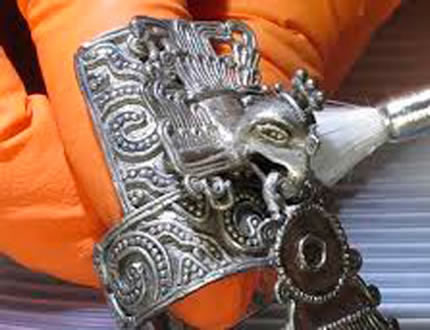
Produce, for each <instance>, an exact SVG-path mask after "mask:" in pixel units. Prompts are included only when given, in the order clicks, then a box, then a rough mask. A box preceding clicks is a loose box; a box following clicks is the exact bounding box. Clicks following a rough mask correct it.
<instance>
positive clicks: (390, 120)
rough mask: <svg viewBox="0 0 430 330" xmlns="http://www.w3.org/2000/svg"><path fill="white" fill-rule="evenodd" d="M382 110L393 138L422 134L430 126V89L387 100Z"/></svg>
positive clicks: (405, 137)
mask: <svg viewBox="0 0 430 330" xmlns="http://www.w3.org/2000/svg"><path fill="white" fill-rule="evenodd" d="M380 111H381V113H382V115H383V116H384V117H385V119H386V120H387V127H388V128H389V132H390V137H391V138H392V139H393V140H395V141H398V140H402V139H408V138H414V137H416V136H418V135H421V133H423V131H424V130H425V129H426V128H429V127H430V89H426V90H423V91H421V92H418V93H413V94H410V95H407V96H404V97H400V98H397V99H395V100H393V101H390V102H387V103H386V104H384V105H382V106H381V107H380Z"/></svg>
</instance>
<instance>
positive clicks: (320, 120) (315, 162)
mask: <svg viewBox="0 0 430 330" xmlns="http://www.w3.org/2000/svg"><path fill="white" fill-rule="evenodd" d="M315 117H316V121H317V134H318V137H319V138H320V147H319V149H318V151H317V152H316V154H315V155H314V157H313V159H312V164H311V166H312V169H313V171H314V174H315V176H316V177H317V178H318V179H319V180H320V181H321V182H322V183H324V184H326V185H328V186H332V185H334V184H335V183H336V182H337V181H339V180H340V179H342V178H343V177H344V176H345V175H346V174H347V173H348V172H349V171H350V170H352V169H353V168H354V167H355V166H356V165H357V164H358V163H359V162H360V161H362V160H363V159H364V158H365V157H367V156H368V155H369V154H371V153H372V152H373V151H374V150H375V149H376V148H378V147H379V146H381V145H382V144H384V143H385V142H387V140H388V132H387V128H386V126H385V122H384V120H383V117H382V116H381V114H380V113H379V111H378V110H377V109H376V108H372V107H359V106H355V105H347V104H345V105H330V104H329V105H327V106H326V107H325V108H324V111H322V112H317V113H315Z"/></svg>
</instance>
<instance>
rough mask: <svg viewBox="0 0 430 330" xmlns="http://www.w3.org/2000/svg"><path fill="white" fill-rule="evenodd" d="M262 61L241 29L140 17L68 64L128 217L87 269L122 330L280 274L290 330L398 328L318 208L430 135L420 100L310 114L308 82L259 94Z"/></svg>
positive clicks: (335, 226)
mask: <svg viewBox="0 0 430 330" xmlns="http://www.w3.org/2000/svg"><path fill="white" fill-rule="evenodd" d="M258 58H259V56H258V52H257V48H256V41H255V37H254V35H253V33H252V31H251V30H250V29H249V28H248V27H247V26H245V25H244V24H242V23H239V22H232V21H228V22H188V21H183V20H159V19H153V18H147V17H140V18H136V19H134V20H133V21H132V22H131V24H130V25H129V26H128V27H125V28H122V29H119V30H116V31H113V32H110V33H108V34H105V35H104V36H101V37H100V38H98V39H96V40H95V41H93V42H91V43H89V44H87V45H84V46H83V47H82V48H81V49H80V50H79V52H78V54H77V56H76V70H77V73H78V78H79V81H80V84H81V88H82V90H83V93H84V96H85V98H86V100H87V102H88V107H89V109H90V113H91V116H92V119H93V121H94V127H95V129H96V131H97V133H98V136H99V138H100V142H101V145H102V147H103V149H104V153H105V156H106V161H107V163H108V165H109V167H110V170H111V174H112V180H113V182H114V185H115V187H116V189H117V192H118V195H119V198H120V201H121V204H122V208H123V211H124V219H123V221H122V223H121V224H120V225H118V226H117V227H115V228H113V229H112V230H111V231H110V232H109V233H108V234H107V235H106V237H105V239H104V240H103V242H101V243H100V244H99V245H97V248H96V250H95V255H94V262H95V266H96V269H97V271H98V273H99V275H100V278H101V281H102V283H103V284H104V286H105V290H106V296H107V299H108V301H109V303H110V305H111V306H112V310H113V313H114V315H115V317H116V319H117V320H118V325H119V327H120V328H124V329H134V328H137V327H138V326H139V325H141V324H143V323H144V322H146V321H148V320H149V319H150V318H151V317H153V316H154V315H156V314H157V313H160V312H162V311H163V310H164V309H165V307H166V306H168V305H169V304H171V303H173V302H175V301H177V300H178V299H180V298H182V297H184V296H186V295H188V294H190V293H191V292H194V291H195V290H198V289H199V288H201V287H203V286H205V285H207V284H208V283H211V282H213V281H216V280H219V279H221V278H224V277H226V276H228V275H231V274H235V273H238V272H242V271H246V270H248V269H252V268H255V267H276V269H277V270H278V274H279V279H278V284H277V286H276V290H275V291H276V293H277V296H278V299H279V300H280V301H282V302H285V303H287V304H288V306H289V311H290V313H291V317H290V319H289V321H288V323H287V325H286V329H312V328H315V329H347V328H348V327H349V328H351V329H394V328H395V322H394V321H388V320H386V319H384V318H383V317H382V316H381V314H380V313H379V312H378V311H377V310H376V306H377V305H378V304H379V299H378V297H377V293H376V290H375V288H373V287H371V286H370V287H369V286H367V285H365V284H364V282H363V280H361V279H360V277H359V276H358V275H357V272H358V270H359V268H360V262H359V260H360V255H359V253H358V252H357V251H355V250H351V249H350V248H349V246H348V243H347V240H346V236H345V233H344V232H343V230H342V227H341V224H340V222H339V220H338V219H337V218H336V217H335V216H333V215H330V214H328V213H327V211H326V210H325V206H324V194H323V191H324V190H323V189H322V187H321V184H320V183H323V184H325V185H327V186H330V185H333V184H334V183H335V182H337V181H338V180H339V179H340V178H341V177H342V176H344V174H346V173H347V172H348V171H349V170H350V169H351V168H352V167H353V166H354V165H355V164H356V163H357V162H359V161H360V160H361V159H363V158H364V157H365V156H367V155H368V154H369V153H370V152H371V151H373V150H374V149H375V148H376V147H378V146H379V145H381V144H382V143H384V142H386V141H387V140H388V139H390V138H393V137H397V136H401V135H402V134H403V132H404V131H405V130H407V131H408V132H411V129H412V128H413V127H416V128H421V127H424V126H425V127H427V126H428V121H429V118H430V116H429V113H428V111H424V110H423V106H422V105H423V103H422V102H421V103H420V104H421V106H418V107H415V108H414V109H412V110H410V108H405V106H404V104H403V105H401V106H397V107H396V106H395V105H394V104H388V105H386V106H384V107H382V108H381V109H382V110H380V109H376V108H368V109H363V108H355V109H352V110H349V112H347V113H345V112H344V111H343V110H344V109H343V106H339V105H336V104H333V103H328V104H327V106H326V108H327V109H326V110H324V111H323V112H318V111H320V110H322V109H323V102H324V97H323V94H322V93H321V92H320V91H319V90H318V88H317V87H316V85H315V82H314V81H313V80H312V79H310V78H309V77H308V76H307V74H306V72H304V71H299V72H298V73H297V74H296V76H295V78H294V79H293V86H292V88H291V90H289V91H286V90H284V89H283V88H282V87H281V86H275V87H274V88H268V87H267V86H264V85H262V84H261V81H260V74H259V70H258ZM414 104H415V105H416V104H417V103H416V102H414ZM340 110H342V111H340ZM412 111H413V112H414V113H415V114H416V113H419V114H420V115H419V116H417V115H411V112H412ZM425 121H427V122H425ZM423 123H424V124H423ZM336 125H338V126H339V127H341V128H342V129H333V128H334V127H337V126H336ZM357 125H358V126H357ZM360 125H361V126H360ZM363 127H366V130H362V129H361V128H363ZM340 304H344V305H346V306H347V308H340ZM305 314H306V317H305V316H303V315H305ZM316 315H319V316H318V317H317V316H316ZM305 319H306V322H308V323H306V324H305V323H304V322H305V321H304V320H305ZM349 328H348V329H349Z"/></svg>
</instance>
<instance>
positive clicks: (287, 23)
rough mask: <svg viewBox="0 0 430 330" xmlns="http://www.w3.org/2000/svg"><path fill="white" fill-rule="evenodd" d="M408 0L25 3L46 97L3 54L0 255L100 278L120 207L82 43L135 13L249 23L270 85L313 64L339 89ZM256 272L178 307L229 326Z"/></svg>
mask: <svg viewBox="0 0 430 330" xmlns="http://www.w3.org/2000/svg"><path fill="white" fill-rule="evenodd" d="M399 2H400V0H386V1H374V0H355V1H345V0H307V1H302V0H266V1H261V0H258V1H257V0H189V1H188V3H187V2H186V1H185V0H127V1H120V0H90V1H88V0H31V1H30V0H18V4H19V7H20V10H21V12H22V13H23V15H24V17H25V18H26V20H27V22H28V24H29V26H30V28H31V30H32V37H33V39H34V41H35V43H36V48H37V52H38V57H39V61H40V65H41V68H42V72H43V76H44V80H45V83H46V86H47V91H48V95H49V101H48V98H47V97H46V96H42V95H33V96H27V95H25V92H24V89H23V87H22V84H21V82H20V81H19V79H18V78H17V76H16V74H15V73H14V71H13V69H12V67H11V66H10V64H9V63H8V62H7V59H6V57H5V55H4V53H3V52H1V51H0V70H1V75H0V176H1V180H0V214H1V219H0V252H3V253H6V254H7V255H9V256H11V257H12V258H14V259H15V260H17V261H18V262H20V263H22V264H24V265H26V266H28V267H30V268H32V269H34V270H38V271H42V272H46V273H49V274H52V275H54V276H57V277H60V278H62V279H65V280H68V281H73V282H75V283H80V284H84V285H91V286H96V285H98V284H97V280H96V277H95V275H94V272H93V269H92V261H91V255H92V246H93V244H94V242H95V241H99V240H100V239H101V237H102V235H103V233H104V232H105V231H106V230H107V228H109V227H110V226H111V225H112V224H113V223H115V221H118V220H119V219H121V210H120V207H119V203H118V200H117V198H116V195H115V191H114V189H113V186H112V183H111V180H110V176H109V173H108V170H107V167H106V164H105V162H104V158H103V155H102V152H101V149H100V148H99V145H98V142H97V140H96V138H95V135H94V133H93V129H92V124H91V121H90V119H89V117H88V113H87V110H86V107H85V104H84V100H83V97H82V95H81V93H80V91H79V88H78V85H77V81H76V78H75V73H74V68H73V54H74V53H75V52H76V50H77V49H78V47H79V45H80V44H82V43H83V42H85V41H88V40H91V39H93V38H94V37H95V36H97V35H98V34H100V33H103V32H105V31H108V30H111V29H114V28H116V27H118V26H122V25H124V24H127V23H128V22H129V20H130V19H131V18H132V17H133V16H136V15H147V16H156V17H165V18H178V17H181V18H187V19H226V18H233V19H241V20H245V21H246V22H247V23H248V24H250V25H251V26H252V28H253V29H254V30H255V31H256V33H257V38H258V42H259V47H260V49H261V52H262V56H263V61H262V70H263V75H264V79H265V81H266V82H269V83H271V82H274V81H276V80H282V81H284V82H286V83H288V78H289V77H290V75H291V73H292V72H293V71H294V70H295V69H296V68H298V67H305V68H307V69H308V70H309V71H310V72H311V74H313V75H314V76H316V77H318V78H320V79H321V80H323V82H324V84H325V86H327V87H328V88H334V87H336V86H337V85H338V84H339V82H340V80H341V79H342V77H343V76H344V75H345V73H346V72H347V70H348V69H349V67H350V66H351V64H352V63H353V61H354V60H355V59H356V57H357V56H358V55H359V54H360V52H361V51H362V49H363V47H364V46H365V44H366V42H367V40H368V39H369V37H370V35H371V32H372V31H373V30H374V29H375V28H376V27H377V26H378V24H380V23H381V22H382V21H383V20H384V19H385V18H386V17H388V16H389V14H390V13H391V12H392V10H393V9H394V8H395V7H396V6H397V5H398V4H399ZM257 277H258V273H248V274H239V275H236V276H234V277H232V278H230V279H226V280H224V281H220V282H217V283H214V284H211V285H209V286H208V287H207V288H205V289H203V290H201V291H199V292H197V293H195V294H193V295H191V296H190V297H188V298H186V299H184V300H183V301H181V302H178V303H177V304H175V305H174V306H173V307H172V310H173V311H174V313H175V314H176V315H177V316H179V317H180V318H183V319H184V320H186V321H187V322H188V323H190V324H192V325H194V326H195V327H197V328H200V329H224V328H228V327H229V326H231V324H233V323H234V322H236V321H237V320H238V319H239V318H240V316H241V315H242V314H243V312H244V311H245V310H246V307H247V305H248V303H249V301H250V299H251V294H250V292H252V289H253V287H255V285H256V278H257ZM215 306H216V311H214V310H213V308H214V307H215ZM196 310H198V311H199V312H198V313H196V312H195V311H196ZM215 316H216V317H215Z"/></svg>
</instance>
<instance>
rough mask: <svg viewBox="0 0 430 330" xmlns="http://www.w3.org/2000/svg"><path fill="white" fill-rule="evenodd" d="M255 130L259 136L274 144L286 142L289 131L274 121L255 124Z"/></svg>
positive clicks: (289, 135)
mask: <svg viewBox="0 0 430 330" xmlns="http://www.w3.org/2000/svg"><path fill="white" fill-rule="evenodd" d="M256 131H257V133H258V135H259V137H260V138H262V139H263V140H266V141H270V142H272V143H276V144H287V143H288V141H289V140H290V138H291V133H290V132H289V131H288V130H287V129H286V128H284V127H281V126H279V125H278V124H274V123H264V124H257V125H256Z"/></svg>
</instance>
